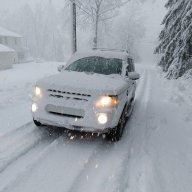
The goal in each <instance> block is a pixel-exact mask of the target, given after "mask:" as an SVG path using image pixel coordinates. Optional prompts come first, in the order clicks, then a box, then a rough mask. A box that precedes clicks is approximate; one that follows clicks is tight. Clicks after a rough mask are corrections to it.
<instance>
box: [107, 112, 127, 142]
mask: <svg viewBox="0 0 192 192" xmlns="http://www.w3.org/2000/svg"><path fill="white" fill-rule="evenodd" d="M125 124H126V115H125V109H124V110H123V113H122V115H121V118H120V119H119V122H118V125H117V126H116V127H115V128H113V129H112V130H111V131H110V132H109V133H107V135H106V138H107V140H109V141H112V142H116V141H119V140H120V139H121V137H122V135H123V131H124V128H125Z"/></svg>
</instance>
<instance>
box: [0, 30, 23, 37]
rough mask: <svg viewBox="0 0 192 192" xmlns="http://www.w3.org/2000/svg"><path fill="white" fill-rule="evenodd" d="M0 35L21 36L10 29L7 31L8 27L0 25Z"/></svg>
mask: <svg viewBox="0 0 192 192" xmlns="http://www.w3.org/2000/svg"><path fill="white" fill-rule="evenodd" d="M0 36H4V37H19V38H21V37H22V36H21V35H19V34H17V33H14V32H12V31H9V30H8V29H5V28H2V27H0Z"/></svg>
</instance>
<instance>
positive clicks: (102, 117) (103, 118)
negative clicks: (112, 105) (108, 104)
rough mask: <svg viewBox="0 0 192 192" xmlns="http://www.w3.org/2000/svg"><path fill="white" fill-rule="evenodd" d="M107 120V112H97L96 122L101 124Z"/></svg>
mask: <svg viewBox="0 0 192 192" xmlns="http://www.w3.org/2000/svg"><path fill="white" fill-rule="evenodd" d="M107 121H108V117H107V114H105V113H100V114H98V122H99V123H100V124H102V125H104V124H106V123H107Z"/></svg>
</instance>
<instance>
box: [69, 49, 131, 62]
mask: <svg viewBox="0 0 192 192" xmlns="http://www.w3.org/2000/svg"><path fill="white" fill-rule="evenodd" d="M92 56H98V57H104V58H118V59H122V60H126V58H127V57H128V56H129V55H128V54H127V53H126V52H118V51H87V52H76V53H75V54H74V55H73V56H72V58H71V59H70V62H74V61H76V60H79V59H81V58H84V57H92Z"/></svg>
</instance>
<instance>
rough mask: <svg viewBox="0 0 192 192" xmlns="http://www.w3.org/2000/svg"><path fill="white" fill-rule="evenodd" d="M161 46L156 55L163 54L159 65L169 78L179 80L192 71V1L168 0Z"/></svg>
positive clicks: (160, 37)
mask: <svg viewBox="0 0 192 192" xmlns="http://www.w3.org/2000/svg"><path fill="white" fill-rule="evenodd" d="M165 6H166V8H167V9H168V13H167V15H166V16H165V18H164V20H163V24H164V29H163V30H162V31H161V33H160V36H159V39H160V44H159V46H158V47H157V48H156V50H155V53H160V54H163V55H162V58H161V61H160V62H159V65H160V66H161V67H162V69H163V71H164V72H166V73H167V78H169V79H171V78H175V79H177V78H179V77H181V76H183V75H184V74H185V73H186V72H187V71H189V70H190V69H192V22H191V21H192V1H191V0H168V2H167V4H166V5H165Z"/></svg>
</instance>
